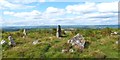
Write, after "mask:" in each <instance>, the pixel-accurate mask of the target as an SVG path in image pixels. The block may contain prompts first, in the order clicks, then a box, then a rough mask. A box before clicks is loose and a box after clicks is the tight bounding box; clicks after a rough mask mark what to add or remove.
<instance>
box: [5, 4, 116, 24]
mask: <svg viewBox="0 0 120 60" xmlns="http://www.w3.org/2000/svg"><path fill="white" fill-rule="evenodd" d="M107 4H108V5H109V3H85V4H74V5H68V6H66V7H65V8H57V7H47V8H46V9H45V10H44V11H43V12H41V11H39V10H33V11H30V12H12V11H4V15H10V16H15V17H18V18H23V20H19V21H18V20H11V21H14V22H11V23H9V22H8V21H7V20H6V24H7V23H8V24H18V25H22V24H23V25H27V24H28V25H34V24H35V25H40V24H83V25H84V24H88V25H89V24H97V25H99V24H103V25H104V24H117V20H118V19H117V16H118V13H116V12H117V10H115V9H116V5H115V8H113V6H112V7H109V6H108V7H107ZM110 4H113V5H114V4H115V2H111V3H110ZM104 5H105V6H106V7H105V8H106V9H105V8H102V7H104ZM110 8H111V9H110ZM112 8H113V9H112ZM102 9H103V10H102ZM109 9H110V10H109ZM104 12H105V13H104ZM30 22H32V23H30Z"/></svg>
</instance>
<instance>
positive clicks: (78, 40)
mask: <svg viewBox="0 0 120 60" xmlns="http://www.w3.org/2000/svg"><path fill="white" fill-rule="evenodd" d="M67 43H70V44H72V46H77V47H78V48H79V49H81V50H83V49H84V45H85V40H84V37H83V36H82V35H80V34H77V35H76V36H74V37H73V38H72V39H70V40H68V42H67Z"/></svg>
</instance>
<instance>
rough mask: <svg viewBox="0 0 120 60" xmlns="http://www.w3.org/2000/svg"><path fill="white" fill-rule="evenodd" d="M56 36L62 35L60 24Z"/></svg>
mask: <svg viewBox="0 0 120 60" xmlns="http://www.w3.org/2000/svg"><path fill="white" fill-rule="evenodd" d="M56 37H57V38H59V37H61V26H60V25H58V27H57V32H56Z"/></svg>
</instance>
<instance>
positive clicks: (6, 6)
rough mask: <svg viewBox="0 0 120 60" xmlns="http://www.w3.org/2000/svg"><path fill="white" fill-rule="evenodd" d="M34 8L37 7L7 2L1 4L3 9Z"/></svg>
mask: <svg viewBox="0 0 120 60" xmlns="http://www.w3.org/2000/svg"><path fill="white" fill-rule="evenodd" d="M33 7H35V6H27V5H23V4H13V3H10V2H8V1H6V0H3V1H1V2H0V8H1V9H28V8H33Z"/></svg>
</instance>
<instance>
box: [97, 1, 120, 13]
mask: <svg viewBox="0 0 120 60" xmlns="http://www.w3.org/2000/svg"><path fill="white" fill-rule="evenodd" d="M97 8H98V11H99V12H118V2H109V3H100V4H97Z"/></svg>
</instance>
